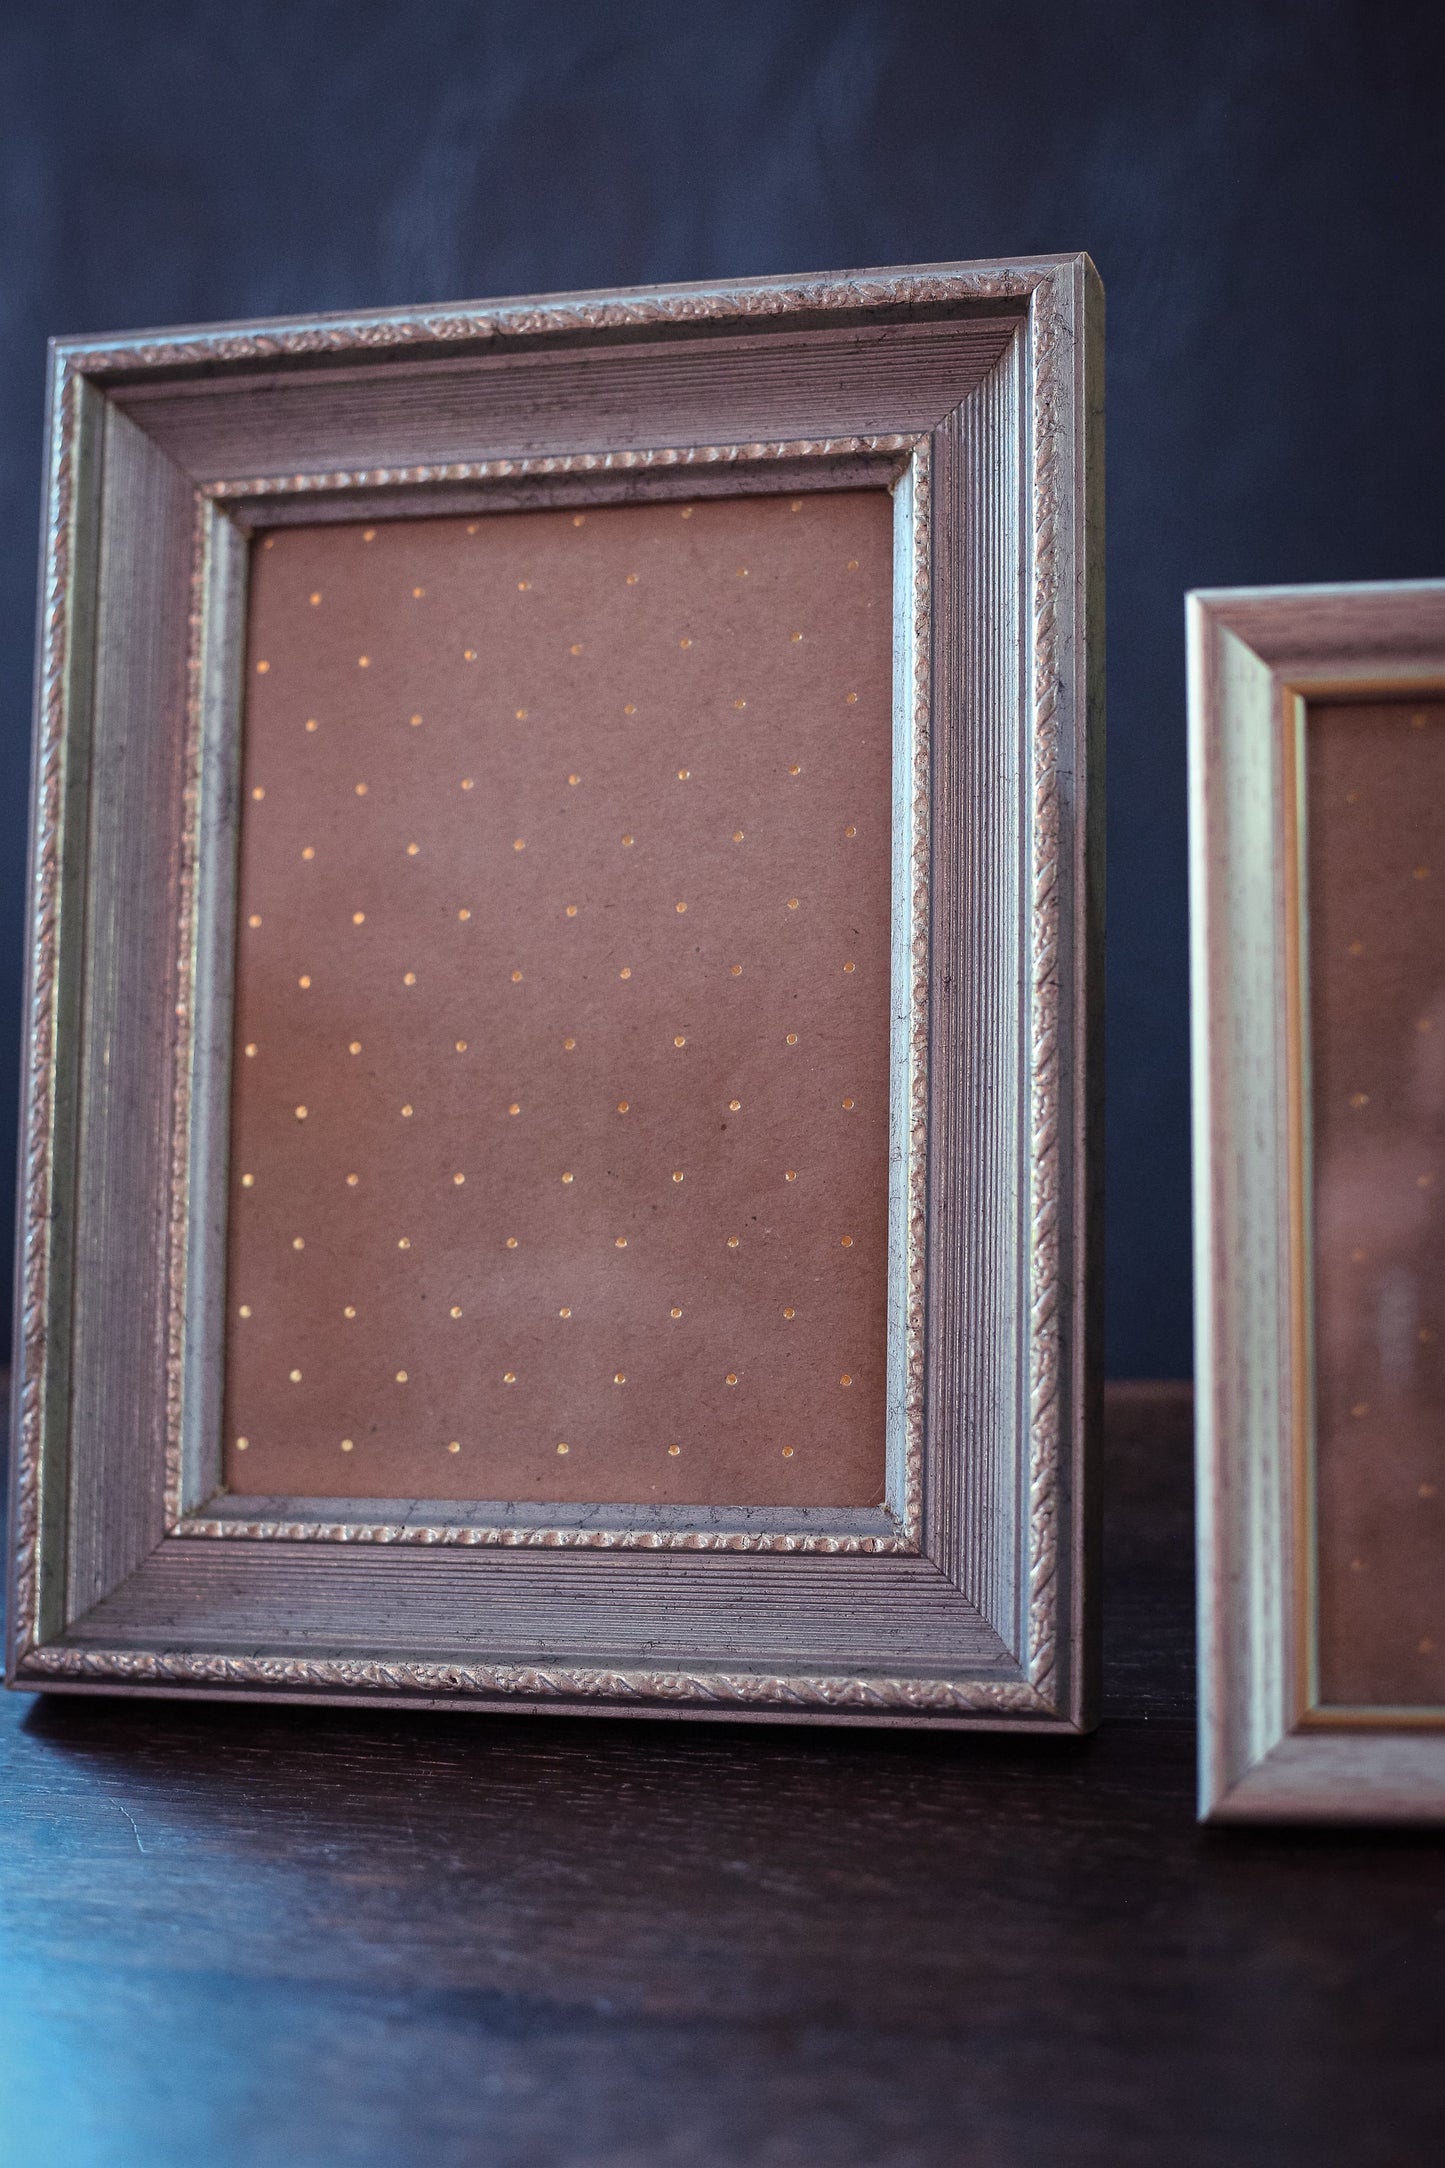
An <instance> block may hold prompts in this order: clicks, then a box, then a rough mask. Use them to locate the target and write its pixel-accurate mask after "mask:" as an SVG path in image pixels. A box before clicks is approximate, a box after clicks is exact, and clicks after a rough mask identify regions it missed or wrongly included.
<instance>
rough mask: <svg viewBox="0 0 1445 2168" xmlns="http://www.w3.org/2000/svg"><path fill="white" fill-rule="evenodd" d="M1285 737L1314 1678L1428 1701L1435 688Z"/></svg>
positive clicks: (1437, 1115) (1435, 1403)
mask: <svg viewBox="0 0 1445 2168" xmlns="http://www.w3.org/2000/svg"><path fill="white" fill-rule="evenodd" d="M1305 743H1306V763H1307V767H1306V789H1307V808H1308V824H1307V826H1308V851H1309V864H1308V894H1309V947H1310V989H1309V991H1310V1039H1311V1046H1310V1057H1311V1072H1312V1104H1311V1121H1312V1129H1313V1136H1314V1170H1313V1172H1314V1207H1315V1209H1314V1221H1315V1229H1314V1250H1315V1254H1314V1275H1315V1332H1316V1347H1317V1359H1316V1380H1315V1393H1316V1453H1317V1496H1318V1521H1317V1527H1318V1560H1317V1571H1318V1586H1319V1619H1320V1645H1319V1662H1320V1682H1321V1692H1322V1698H1323V1699H1324V1700H1325V1701H1326V1702H1336V1703H1349V1704H1363V1705H1366V1706H1372V1705H1373V1706H1380V1705H1386V1706H1395V1705H1403V1706H1407V1707H1408V1706H1411V1705H1418V1704H1425V1703H1429V1704H1439V1703H1441V1702H1445V1510H1442V1507H1445V1496H1442V1493H1445V1352H1442V1346H1441V1339H1440V1336H1441V1332H1442V1330H1445V1213H1442V1210H1441V1205H1440V1193H1441V1188H1442V1186H1445V963H1442V958H1445V895H1442V883H1441V882H1440V881H1439V880H1438V879H1434V878H1432V871H1433V870H1434V869H1439V868H1442V867H1445V701H1438V700H1437V701H1427V702H1421V701H1419V700H1415V701H1391V702H1358V703H1349V704H1345V703H1340V704H1338V705H1336V704H1327V703H1319V704H1311V706H1310V708H1309V711H1308V718H1307V722H1306V728H1305ZM1361 957H1364V958H1365V959H1366V962H1365V963H1364V964H1363V965H1362V964H1361V962H1360V961H1359V959H1360V958H1361Z"/></svg>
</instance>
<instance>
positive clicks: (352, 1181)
mask: <svg viewBox="0 0 1445 2168" xmlns="http://www.w3.org/2000/svg"><path fill="white" fill-rule="evenodd" d="M360 1180H361V1176H360V1175H359V1174H348V1176H347V1177H346V1186H347V1188H348V1189H355V1187H356V1185H357V1183H358V1182H359V1181H360Z"/></svg>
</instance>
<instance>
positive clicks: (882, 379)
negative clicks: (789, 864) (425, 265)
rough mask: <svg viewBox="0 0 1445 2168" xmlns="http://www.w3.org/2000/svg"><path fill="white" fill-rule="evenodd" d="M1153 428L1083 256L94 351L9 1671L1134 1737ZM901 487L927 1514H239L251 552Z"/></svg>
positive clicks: (13, 1680) (899, 596) (57, 676)
mask: <svg viewBox="0 0 1445 2168" xmlns="http://www.w3.org/2000/svg"><path fill="white" fill-rule="evenodd" d="M1101 443H1102V301H1101V294H1100V289H1099V286H1098V281H1097V278H1096V275H1095V273H1094V271H1093V268H1092V266H1091V265H1090V263H1089V262H1088V259H1087V258H1086V257H1083V256H1065V257H1057V258H1054V257H1036V258H1026V259H1020V260H1017V261H1013V262H999V263H969V264H950V265H942V266H923V267H915V268H907V269H901V270H882V271H870V272H859V273H848V274H840V275H826V276H824V275H819V276H809V277H804V278H797V279H755V280H745V281H741V282H739V283H737V284H733V285H726V286H677V287H664V288H658V289H654V290H651V291H646V292H638V293H627V292H603V293H595V294H586V295H570V296H552V297H543V298H540V299H527V300H518V301H504V302H498V303H485V304H475V305H471V304H468V305H459V306H456V307H439V308H434V309H424V310H392V311H379V312H376V313H374V314H368V315H361V316H352V317H315V318H309V319H301V320H295V321H280V322H264V323H251V324H236V325H225V326H214V327H204V328H200V329H195V330H179V331H161V332H154V333H144V334H137V335H133V336H126V337H115V338H98V339H75V340H64V341H60V342H58V343H56V344H55V345H54V347H53V350H52V367H51V398H50V415H49V423H48V462H49V469H48V488H47V509H46V526H45V537H44V559H43V586H42V604H41V626H40V656H39V665H38V690H37V706H36V735H35V759H34V784H33V793H34V818H33V859H32V888H31V896H32V903H31V921H30V929H31V930H30V951H29V980H28V996H27V1001H28V1007H27V1018H28V1033H27V1055H26V1078H25V1091H26V1100H25V1116H24V1138H23V1147H22V1208H21V1225H20V1238H19V1275H18V1293H17V1333H16V1377H15V1424H14V1437H15V1455H14V1468H13V1479H12V1497H13V1518H12V1522H11V1528H12V1555H11V1568H10V1570H11V1605H10V1623H9V1649H8V1671H7V1678H8V1682H9V1684H10V1685H12V1686H14V1687H18V1688H23V1689H26V1690H36V1689H40V1690H45V1691H95V1692H110V1693H114V1692H126V1693H145V1694H157V1695H164V1696H196V1695H206V1696H222V1697H233V1698H246V1699H267V1700H304V1701H321V1702H367V1701H372V1700H377V1699H388V1700H390V1701H393V1702H397V1701H401V1702H406V1703H408V1704H411V1705H420V1706H427V1707H444V1708H457V1709H470V1710H493V1711H506V1710H508V1709H526V1710H532V1711H536V1712H555V1713H564V1712H573V1713H586V1714H610V1715H619V1714H628V1715H649V1716H672V1717H679V1716H698V1717H708V1718H714V1719H720V1718H721V1719H725V1718H733V1719H752V1720H759V1719H761V1720H768V1721H782V1720H786V1721H803V1722H808V1721H814V1722H816V1721H826V1722H831V1723H855V1724H857V1723H863V1724H900V1723H916V1724H927V1725H933V1726H943V1727H950V1726H967V1727H983V1728H1023V1729H1031V1730H1042V1731H1053V1732H1061V1733H1075V1732H1078V1731H1080V1730H1082V1729H1085V1728H1087V1727H1088V1726H1090V1725H1091V1724H1092V1723H1093V1721H1094V1720H1095V1707H1096V1642H1097V1619H1096V1595H1097V1591H1096V1585H1095V1583H1096V1575H1095V1568H1094V1557H1093V1549H1094V1540H1095V1499H1094V1483H1093V1475H1092V1469H1091V1456H1092V1451H1093V1438H1094V1433H1095V1430H1096V1427H1097V1424H1096V1416H1097V1398H1098V1364H1097V1357H1098V1329H1097V1328H1098V1310H1099V1272H1098V1262H1097V1259H1098V1242H1097V1237H1098V1201H1099V1182H1098V1169H1099V1144H1100V1123H1099V1076H1100V1061H1099V1056H1100V1054H1101V1051H1102V1050H1101V1046H1100V1034H1099V1019H1100V1010H1101V978H1102V974H1101V968H1100V965H1101V955H1100V936H1101V927H1102V895H1101V881H1102V849H1101V845H1102V729H1103V701H1102V640H1101V637H1100V633H1101V607H1102V549H1101V514H1102V490H1101V474H1100V460H1101ZM863 484H866V485H871V486H880V485H881V486H886V487H888V488H889V489H891V491H892V496H893V505H894V515H893V516H894V537H895V557H894V594H895V625H894V633H893V654H894V718H893V747H894V755H893V771H894V804H893V808H892V829H893V896H894V904H893V965H892V974H893V975H892V1027H891V1028H892V1032H893V1042H892V1043H893V1058H892V1082H891V1133H892V1147H891V1162H892V1166H891V1182H892V1191H891V1207H890V1211H891V1237H890V1255H889V1280H888V1303H889V1350H890V1353H889V1378H888V1410H889V1415H888V1481H887V1493H886V1498H885V1502H884V1504H883V1505H882V1506H880V1507H878V1508H876V1509H873V1508H870V1509H867V1510H862V1509H858V1510H850V1511H847V1512H844V1511H838V1512H833V1511H829V1510H826V1509H822V1508H816V1507H815V1508H809V1509H806V1510H805V1509H790V1508H782V1507H766V1508H764V1507H750V1506H749V1505H748V1504H747V1502H746V1501H741V1502H740V1503H739V1505H738V1506H737V1508H736V1509H732V1508H728V1509H722V1508H708V1509H702V1508H676V1509H672V1510H670V1511H665V1510H663V1509H660V1508H658V1507H656V1506H638V1507H620V1506H612V1505H607V1506H603V1505H594V1506H585V1507H582V1508H559V1507H535V1506H534V1507H526V1506H507V1505H506V1504H504V1503H501V1502H499V1501H495V1500H492V1501H483V1502H479V1503H478V1504H476V1505H475V1506H466V1505H463V1506H456V1505H451V1506H448V1507H446V1508H441V1507H439V1506H438V1505H437V1503H436V1502H435V1501H427V1500H416V1499H408V1500H376V1501H371V1500H368V1501H351V1502H349V1503H348V1502H346V1501H340V1502H336V1501H325V1502H322V1505H323V1506H324V1508H325V1510H323V1509H322V1506H318V1503H317V1502H316V1501H305V1500H285V1499H282V1500H277V1499H271V1498H268V1499H243V1498H237V1497H234V1496H232V1495H231V1494H230V1493H228V1492H225V1491H224V1490H222V1488H221V1487H220V1484H219V1473H218V1471H219V1438H218V1430H219V1413H218V1410H219V1386H218V1368H219V1364H220V1360H221V1357H220V1328H219V1324H218V1318H219V1315H220V1310H221V1301H222V1296H221V1272H222V1265H223V1258H224V1240H225V1219H226V1209H227V1206H226V1180H225V1157H226V1134H225V1131H226V1104H227V1101H226V1088H227V1087H226V1077H227V1075H228V1065H229V1054H230V1001H231V993H230V963H229V958H230V955H231V952H232V948H233V945H234V923H235V895H234V872H233V868H234V861H235V836H236V825H237V820H238V814H237V804H236V801H237V789H236V764H237V758H238V747H239V741H240V734H241V715H242V686H241V678H242V656H243V647H242V641H243V632H244V624H245V610H246V578H247V559H248V549H247V543H248V536H250V535H251V534H253V533H254V532H255V531H256V530H257V529H258V528H261V527H265V528H268V529H274V528H279V527H283V526H286V525H291V524H295V525H301V524H306V523H317V522H325V521H329V520H357V519H368V520H375V521H378V522H379V521H382V520H393V519H404V518H407V517H417V516H422V515H429V514H433V513H436V512H438V511H448V512H470V511H474V510H475V511H490V510H499V509H505V508H514V507H537V506H554V505H558V504H566V505H569V506H571V505H578V506H585V505H591V504H598V505H606V504H613V503H620V502H635V501H646V500H649V499H651V498H655V497H656V498H666V497H668V496H672V497H677V496H681V495H683V494H684V493H685V494H687V495H689V496H691V497H697V496H700V495H705V494H709V493H711V494H716V495H734V496H735V495H739V494H746V493H757V492H764V493H769V492H783V491H792V492H795V493H796V492H804V491H807V490H809V489H818V488H830V489H837V488H846V487H853V486H860V485H863Z"/></svg>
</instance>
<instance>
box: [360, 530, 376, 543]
mask: <svg viewBox="0 0 1445 2168" xmlns="http://www.w3.org/2000/svg"><path fill="white" fill-rule="evenodd" d="M361 539H362V541H363V542H374V541H375V540H376V529H375V528H374V527H368V528H367V529H366V530H365V532H364V533H363V535H362V537H361Z"/></svg>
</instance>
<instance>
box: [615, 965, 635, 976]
mask: <svg viewBox="0 0 1445 2168" xmlns="http://www.w3.org/2000/svg"><path fill="white" fill-rule="evenodd" d="M617 976H618V977H619V978H620V979H630V978H631V976H632V966H631V964H624V965H623V966H622V969H621V970H620V971H619V972H618V974H617Z"/></svg>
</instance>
